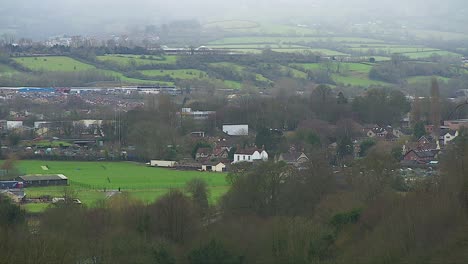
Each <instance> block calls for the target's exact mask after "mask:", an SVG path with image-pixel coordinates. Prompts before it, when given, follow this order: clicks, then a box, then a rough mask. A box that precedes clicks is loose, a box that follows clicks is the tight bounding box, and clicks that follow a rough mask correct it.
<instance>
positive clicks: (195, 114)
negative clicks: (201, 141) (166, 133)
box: [180, 108, 216, 120]
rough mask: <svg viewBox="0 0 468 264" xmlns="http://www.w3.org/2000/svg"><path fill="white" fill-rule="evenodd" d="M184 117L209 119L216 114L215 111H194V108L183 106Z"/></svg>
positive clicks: (182, 114) (182, 113)
mask: <svg viewBox="0 0 468 264" xmlns="http://www.w3.org/2000/svg"><path fill="white" fill-rule="evenodd" d="M180 115H181V116H182V117H191V118H193V120H208V119H209V118H210V117H213V116H215V115H216V112H215V111H192V108H182V111H181V113H180Z"/></svg>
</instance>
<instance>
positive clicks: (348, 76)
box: [291, 63, 388, 87]
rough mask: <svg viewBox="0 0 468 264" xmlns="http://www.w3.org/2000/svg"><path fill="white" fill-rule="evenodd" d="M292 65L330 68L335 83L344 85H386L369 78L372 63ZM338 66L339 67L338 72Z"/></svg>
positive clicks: (305, 69)
mask: <svg viewBox="0 0 468 264" xmlns="http://www.w3.org/2000/svg"><path fill="white" fill-rule="evenodd" d="M291 66H293V67H299V68H302V69H304V71H307V70H327V69H328V68H330V71H331V72H333V73H332V76H331V77H332V79H333V80H334V81H335V82H336V83H341V84H344V85H356V86H365V87H368V86H371V85H388V84H387V83H385V82H381V81H375V80H371V79H369V72H370V70H371V69H372V64H364V63H332V64H325V63H295V64H291ZM338 67H340V70H339V73H337V71H338Z"/></svg>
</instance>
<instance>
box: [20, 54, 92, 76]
mask: <svg viewBox="0 0 468 264" xmlns="http://www.w3.org/2000/svg"><path fill="white" fill-rule="evenodd" d="M14 60H15V61H16V62H18V63H19V64H21V65H23V66H24V67H26V68H28V69H30V70H33V71H65V72H71V71H86V70H93V69H96V67H94V66H93V65H89V64H86V63H82V62H80V61H77V60H75V59H72V58H69V57H65V56H48V57H18V58H14Z"/></svg>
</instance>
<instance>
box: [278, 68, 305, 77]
mask: <svg viewBox="0 0 468 264" xmlns="http://www.w3.org/2000/svg"><path fill="white" fill-rule="evenodd" d="M279 67H280V68H281V71H282V72H283V74H288V73H289V74H291V75H292V77H294V78H299V79H306V78H307V73H305V72H303V71H299V70H296V69H293V68H291V67H287V66H283V65H280V66H279Z"/></svg>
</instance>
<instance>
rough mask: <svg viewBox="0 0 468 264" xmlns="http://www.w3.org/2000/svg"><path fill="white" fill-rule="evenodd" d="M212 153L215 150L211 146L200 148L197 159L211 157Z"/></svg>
mask: <svg viewBox="0 0 468 264" xmlns="http://www.w3.org/2000/svg"><path fill="white" fill-rule="evenodd" d="M212 154H213V150H212V149H211V148H198V149H197V153H196V154H195V160H205V159H210V158H211V155H212Z"/></svg>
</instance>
